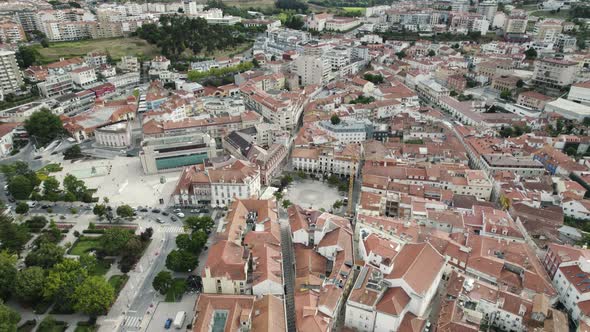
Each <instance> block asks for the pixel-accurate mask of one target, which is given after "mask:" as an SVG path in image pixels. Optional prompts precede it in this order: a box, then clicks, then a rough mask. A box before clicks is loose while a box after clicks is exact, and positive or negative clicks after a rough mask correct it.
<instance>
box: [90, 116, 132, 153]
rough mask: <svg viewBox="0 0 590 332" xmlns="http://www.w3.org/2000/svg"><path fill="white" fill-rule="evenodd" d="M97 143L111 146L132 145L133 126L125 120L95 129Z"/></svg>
mask: <svg viewBox="0 0 590 332" xmlns="http://www.w3.org/2000/svg"><path fill="white" fill-rule="evenodd" d="M94 136H95V139H96V143H98V144H100V145H103V146H109V147H120V148H122V147H128V146H130V145H131V126H130V125H129V124H128V123H127V122H126V121H125V122H120V123H114V124H111V125H108V126H104V127H101V128H97V129H96V130H94Z"/></svg>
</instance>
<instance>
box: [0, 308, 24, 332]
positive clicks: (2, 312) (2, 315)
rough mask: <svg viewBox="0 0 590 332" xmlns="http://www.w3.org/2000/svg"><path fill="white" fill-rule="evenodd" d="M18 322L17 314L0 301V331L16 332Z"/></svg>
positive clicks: (18, 316)
mask: <svg viewBox="0 0 590 332" xmlns="http://www.w3.org/2000/svg"><path fill="white" fill-rule="evenodd" d="M19 321H20V315H19V314H18V312H16V311H14V310H12V309H11V308H10V307H8V306H7V305H6V304H4V302H2V301H0V331H11V332H12V331H16V327H17V326H16V324H18V322H19Z"/></svg>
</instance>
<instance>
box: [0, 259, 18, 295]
mask: <svg viewBox="0 0 590 332" xmlns="http://www.w3.org/2000/svg"><path fill="white" fill-rule="evenodd" d="M16 259H17V257H16V255H13V254H10V253H8V252H7V251H2V252H0V299H1V300H4V301H6V300H8V299H9V298H10V295H12V292H13V290H14V283H15V281H16V273H17V269H16Z"/></svg>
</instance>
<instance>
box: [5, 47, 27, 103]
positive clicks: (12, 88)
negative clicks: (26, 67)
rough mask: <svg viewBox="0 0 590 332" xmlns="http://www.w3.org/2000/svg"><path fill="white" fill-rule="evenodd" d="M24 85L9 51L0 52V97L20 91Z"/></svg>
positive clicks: (12, 53)
mask: <svg viewBox="0 0 590 332" xmlns="http://www.w3.org/2000/svg"><path fill="white" fill-rule="evenodd" d="M23 84H24V81H23V77H22V74H21V72H20V69H19V68H18V63H17V62H16V56H15V53H14V52H11V51H0V89H1V91H0V92H1V93H2V96H6V95H7V94H9V93H15V92H17V91H20V87H21V86H22V85H23Z"/></svg>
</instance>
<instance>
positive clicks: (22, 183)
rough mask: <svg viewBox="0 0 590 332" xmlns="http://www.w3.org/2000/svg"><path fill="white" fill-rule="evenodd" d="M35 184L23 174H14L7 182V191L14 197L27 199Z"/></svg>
mask: <svg viewBox="0 0 590 332" xmlns="http://www.w3.org/2000/svg"><path fill="white" fill-rule="evenodd" d="M34 187H35V184H34V183H32V182H31V179H30V178H28V177H26V176H24V175H16V176H14V177H13V178H11V179H10V181H9V182H8V191H9V192H10V194H11V195H12V197H14V198H15V199H28V198H29V196H31V192H32V191H33V188H34Z"/></svg>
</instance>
